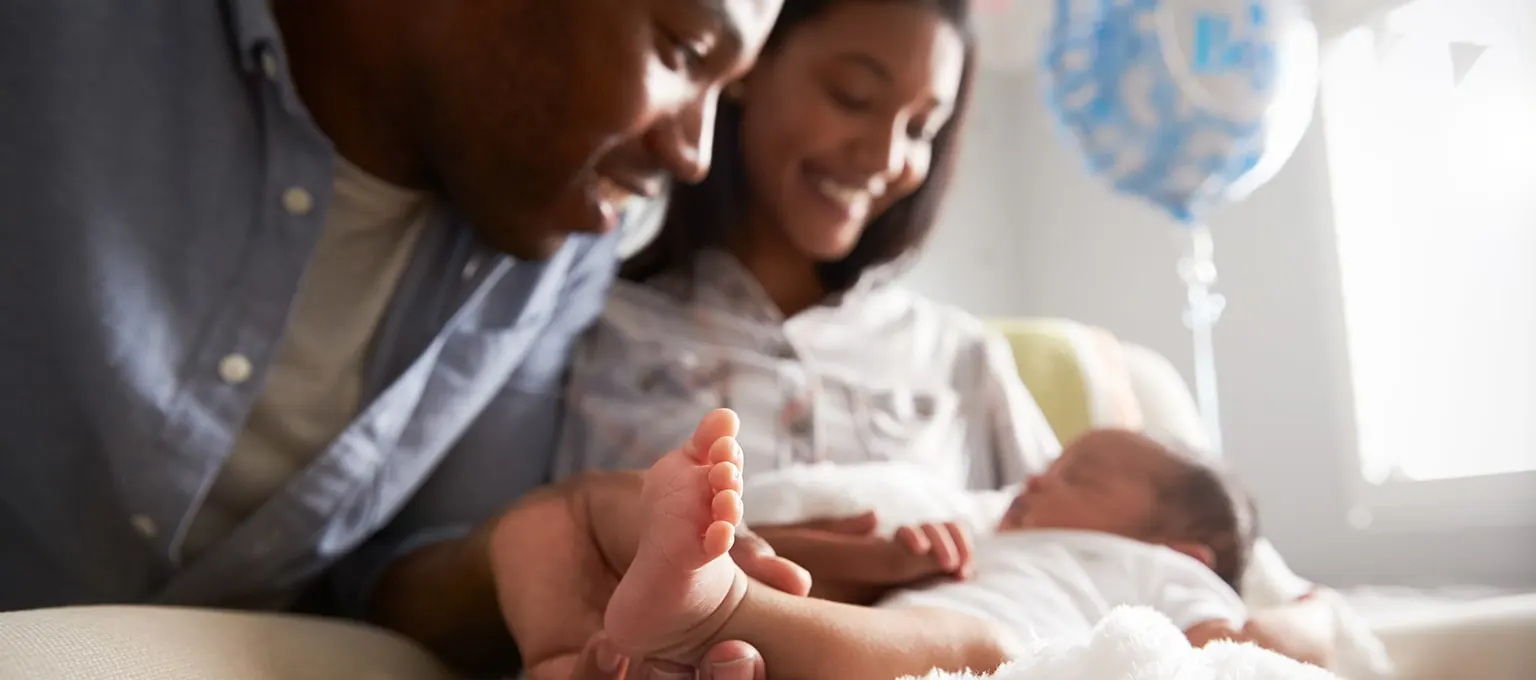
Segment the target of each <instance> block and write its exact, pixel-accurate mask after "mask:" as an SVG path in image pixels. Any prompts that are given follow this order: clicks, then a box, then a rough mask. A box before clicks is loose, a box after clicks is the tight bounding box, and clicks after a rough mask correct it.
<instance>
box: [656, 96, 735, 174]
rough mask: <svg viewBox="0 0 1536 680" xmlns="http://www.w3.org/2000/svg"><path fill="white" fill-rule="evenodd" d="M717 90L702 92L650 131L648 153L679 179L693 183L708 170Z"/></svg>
mask: <svg viewBox="0 0 1536 680" xmlns="http://www.w3.org/2000/svg"><path fill="white" fill-rule="evenodd" d="M719 95H720V90H719V88H714V89H711V90H709V91H708V92H705V93H704V95H703V96H702V97H700V98H699V99H697V100H695V101H694V102H692V103H691V104H689V105H688V106H686V107H684V108H683V109H682V110H680V111H678V112H677V115H675V116H672V117H671V118H669V119H667V120H665V121H662V122H661V123H659V124H658V125H657V126H656V129H655V130H654V132H653V139H654V142H653V144H652V149H651V151H652V153H655V154H656V157H657V158H658V159H659V160H660V161H661V165H662V168H663V169H665V170H666V171H667V172H668V173H671V175H672V176H673V177H676V178H677V179H678V181H680V182H686V183H688V184H695V183H698V182H700V181H702V180H703V179H704V177H705V176H706V175H708V174H709V163H710V160H711V156H712V154H713V152H714V144H715V107H716V105H717V103H718V101H719Z"/></svg>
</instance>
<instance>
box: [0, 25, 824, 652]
mask: <svg viewBox="0 0 1536 680" xmlns="http://www.w3.org/2000/svg"><path fill="white" fill-rule="evenodd" d="M780 4H781V0H561V1H559V2H551V1H545V0H499V1H494V2H493V1H482V2H468V1H467V0H435V1H433V2H410V1H406V0H207V1H205V2H183V1H181V0H136V1H134V2H97V1H94V0H17V1H12V2H6V3H3V4H0V205H3V207H0V281H3V282H4V284H5V286H4V289H5V292H3V293H0V305H3V308H4V310H5V318H6V320H7V323H6V329H5V331H4V332H3V335H0V351H3V356H0V426H3V428H4V431H5V439H4V443H3V444H0V545H3V546H4V550H0V610H11V609H22V608H34V607H48V606H59V605H69V604H83V603H98V602H141V603H166V604H187V605H200V606H201V605H208V606H223V607H248V608H274V609H275V608H286V607H291V606H294V605H295V604H296V603H298V602H299V601H300V595H301V593H302V592H304V591H305V590H306V589H310V587H311V586H313V585H314V584H315V583H316V582H317V579H319V577H320V575H321V574H323V573H327V572H329V573H330V576H329V577H328V578H327V579H325V581H324V584H325V585H326V586H328V587H326V588H324V589H323V590H324V592H325V593H326V594H327V595H328V596H330V597H329V599H327V600H326V601H327V602H340V603H342V604H343V605H345V606H347V607H348V608H349V609H350V611H351V613H353V614H355V615H358V616H367V617H371V618H373V619H375V620H377V621H379V622H381V623H384V624H386V625H390V626H393V627H396V628H398V629H400V630H403V631H405V632H407V633H410V634H412V635H414V636H415V637H417V638H418V639H420V640H422V641H423V642H426V643H428V644H429V645H431V646H433V647H434V648H435V649H436V650H437V651H439V652H440V653H442V654H443V655H444V656H445V657H447V658H449V659H452V660H454V661H457V662H459V663H460V664H462V665H464V666H465V667H474V666H478V665H480V664H479V663H477V662H485V663H486V665H487V667H490V666H492V665H497V662H500V663H501V664H505V663H506V662H508V661H509V660H510V659H513V658H515V650H513V649H512V645H511V644H510V643H511V640H510V637H509V636H508V635H507V632H506V626H505V624H503V622H502V616H501V612H499V611H498V609H497V607H496V605H495V595H496V593H497V592H498V591H503V590H506V589H507V588H516V587H529V588H532V587H536V586H534V585H532V584H517V583H507V582H506V579H507V578H511V577H510V576H507V574H509V573H515V571H516V570H515V569H513V570H509V569H504V568H496V569H492V568H489V567H488V565H490V564H493V563H494V564H499V565H505V564H507V563H517V562H518V561H521V560H526V561H537V560H539V559H541V557H540V556H539V555H538V553H537V547H535V546H529V545H519V544H518V543H517V541H513V540H508V541H499V542H495V544H496V545H497V549H498V551H499V552H497V553H495V554H492V553H491V548H490V546H491V545H492V543H493V541H492V540H491V536H493V535H494V534H495V531H494V527H495V524H494V523H490V524H483V523H484V522H486V520H487V519H488V518H491V517H493V516H495V515H496V514H497V513H498V512H499V511H500V510H501V509H502V508H503V507H504V506H506V505H507V504H508V503H510V502H511V501H512V500H514V499H516V498H518V497H519V496H521V495H522V494H524V493H526V492H527V491H529V490H531V489H533V488H534V487H536V486H537V485H539V484H540V483H541V482H542V481H543V480H544V478H545V474H546V466H547V464H548V457H549V455H550V452H551V449H552V446H553V444H554V441H553V440H554V436H555V433H556V431H557V429H558V423H559V418H560V410H559V408H560V407H559V399H558V396H559V381H560V377H561V372H562V368H563V364H564V362H565V359H566V354H567V350H568V348H569V346H570V343H571V342H572V340H573V339H574V337H575V336H576V335H577V334H578V333H579V332H580V331H581V330H582V328H583V327H584V326H586V325H587V323H588V322H589V321H590V319H591V318H592V317H593V316H594V315H595V314H596V313H597V311H598V309H599V307H600V305H601V298H602V295H603V291H604V289H605V287H606V286H607V283H608V281H609V279H610V277H611V273H612V268H613V265H614V258H615V254H614V249H613V243H614V240H615V239H613V238H611V237H606V236H603V235H602V234H604V233H606V232H609V231H611V230H612V229H613V226H614V224H615V223H616V221H617V215H618V213H619V211H620V209H621V205H622V204H623V203H624V201H626V200H628V199H629V198H630V197H631V196H633V195H636V194H642V195H648V194H654V193H656V192H658V191H660V190H661V184H662V180H663V177H664V175H667V174H671V175H673V176H675V177H677V178H680V179H682V180H684V181H693V180H697V179H698V178H700V177H702V176H703V175H704V173H705V172H706V171H707V168H708V164H709V145H710V140H709V138H708V135H707V134H706V133H705V132H704V131H706V130H710V129H712V127H713V121H712V117H713V106H714V99H715V96H716V93H717V91H718V89H719V88H720V87H721V86H722V85H723V84H724V83H726V82H728V81H729V80H731V79H733V78H735V77H736V76H738V75H739V74H741V73H742V72H743V71H744V70H745V69H746V68H748V67H749V65H750V64H751V62H752V61H753V59H754V57H755V55H756V53H757V50H758V49H759V48H760V47H761V45H762V42H763V41H764V39H765V37H766V35H767V33H768V31H769V29H770V28H771V26H772V23H773V20H774V17H775V16H776V14H777V12H778V9H779V5H780ZM477 526H481V527H482V528H481V529H480V530H476V527H477ZM778 567H781V568H783V569H781V571H780V572H779V573H781V574H782V573H791V572H792V571H793V570H789V569H788V567H787V565H783V564H779V565H778ZM791 576H792V578H791V579H790V581H789V583H791V586H790V587H796V588H797V587H798V585H795V584H797V583H799V581H798V580H796V579H795V578H793V574H791ZM549 614H550V615H551V616H556V617H558V616H559V615H560V613H559V612H550V613H549ZM455 641H458V644H457V645H455V644H454V642H455ZM466 641H467V642H466ZM732 653H735V654H736V656H737V657H740V655H741V654H745V653H749V650H743V649H742V648H740V647H739V646H738V647H731V648H725V649H724V650H723V652H722V654H724V655H725V657H731V655H732ZM477 657H483V658H477ZM726 660H731V659H730V658H727V659H726ZM602 665H604V666H608V665H610V664H602ZM588 670H590V669H588ZM758 672H761V669H760V668H759V669H758Z"/></svg>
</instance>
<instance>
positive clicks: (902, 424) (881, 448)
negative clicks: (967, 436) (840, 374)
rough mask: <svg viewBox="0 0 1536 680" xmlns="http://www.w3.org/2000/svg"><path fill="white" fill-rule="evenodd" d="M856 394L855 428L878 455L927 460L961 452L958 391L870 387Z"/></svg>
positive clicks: (859, 390) (895, 458)
mask: <svg viewBox="0 0 1536 680" xmlns="http://www.w3.org/2000/svg"><path fill="white" fill-rule="evenodd" d="M850 396H851V402H852V407H853V409H852V410H853V416H854V427H855V429H856V430H857V434H858V436H859V439H861V440H862V441H863V443H864V446H865V447H866V448H867V449H868V450H869V453H870V457H871V458H872V459H875V460H902V461H912V462H925V461H928V460H932V459H935V458H940V457H943V456H956V455H960V453H961V452H960V449H959V443H958V441H956V433H957V429H956V427H955V425H956V422H957V419H956V410H957V404H958V403H959V396H958V395H957V394H956V393H955V391H954V390H950V389H947V388H907V387H896V388H866V389H856V390H854V391H853V392H852V394H851V395H850Z"/></svg>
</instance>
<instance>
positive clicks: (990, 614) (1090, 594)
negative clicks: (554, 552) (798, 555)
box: [878, 530, 1246, 641]
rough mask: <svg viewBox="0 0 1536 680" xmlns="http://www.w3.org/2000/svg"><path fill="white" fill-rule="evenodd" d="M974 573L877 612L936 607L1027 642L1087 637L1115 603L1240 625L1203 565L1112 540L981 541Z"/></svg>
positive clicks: (1239, 614)
mask: <svg viewBox="0 0 1536 680" xmlns="http://www.w3.org/2000/svg"><path fill="white" fill-rule="evenodd" d="M973 557H974V566H975V575H974V576H973V577H971V578H970V579H968V580H965V581H945V582H940V583H937V584H934V585H932V586H929V587H925V588H920V589H915V590H908V591H903V592H900V593H897V594H895V595H892V596H891V597H889V598H887V599H886V600H885V601H883V602H881V603H880V604H879V605H878V606H880V607H882V608H894V607H932V608H938V609H946V610H950V611H957V612H960V613H964V614H970V615H972V616H976V617H978V618H982V619H987V620H990V621H993V622H995V623H998V624H1000V625H1003V626H1006V627H1007V628H1009V629H1010V630H1012V631H1014V632H1015V633H1016V634H1017V635H1019V636H1021V638H1022V639H1023V640H1024V641H1033V640H1038V639H1040V638H1042V637H1051V638H1053V639H1057V640H1060V639H1064V638H1067V639H1071V638H1077V637H1082V636H1087V635H1088V634H1089V633H1091V632H1092V630H1093V626H1094V625H1095V624H1097V623H1098V622H1099V620H1100V619H1102V618H1104V616H1105V615H1106V614H1108V613H1109V612H1110V610H1111V609H1113V608H1115V607H1116V606H1118V605H1140V606H1144V607H1150V608H1152V609H1155V610H1157V611H1159V612H1161V613H1163V614H1164V615H1165V616H1167V617H1168V618H1169V619H1171V620H1172V621H1173V623H1174V625H1175V626H1178V628H1179V629H1180V630H1188V629H1189V628H1191V627H1193V626H1194V625H1195V624H1198V623H1203V622H1206V621H1212V620H1225V621H1228V622H1230V623H1231V624H1232V626H1233V627H1234V628H1237V627H1240V626H1241V625H1242V624H1243V623H1244V620H1245V619H1246V616H1245V614H1244V609H1243V603H1242V600H1241V599H1240V598H1239V597H1238V595H1237V593H1236V592H1234V591H1233V590H1232V588H1231V587H1230V586H1228V585H1227V584H1226V583H1224V582H1223V581H1222V580H1221V578H1220V577H1218V576H1216V574H1215V573H1214V572H1212V571H1211V570H1210V569H1208V568H1206V566H1205V565H1204V564H1201V563H1200V562H1199V561H1197V560H1195V559H1194V558H1191V557H1189V556H1187V555H1184V554H1182V553H1179V552H1175V551H1174V550H1171V549H1169V548H1166V547H1163V546H1157V545H1151V544H1148V543H1143V542H1141V541H1135V540H1131V539H1128V538H1122V537H1120V536H1115V535H1112V534H1104V533H1097V532H1085V531H1062V530H1029V531H1017V532H1009V533H1002V534H994V535H988V536H980V537H978V538H977V541H976V546H975V552H974V553H973Z"/></svg>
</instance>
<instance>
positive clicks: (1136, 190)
mask: <svg viewBox="0 0 1536 680" xmlns="http://www.w3.org/2000/svg"><path fill="white" fill-rule="evenodd" d="M1317 70H1318V37H1317V30H1316V28H1315V26H1314V25H1313V24H1312V22H1311V20H1310V18H1309V17H1308V13H1307V10H1306V7H1305V5H1304V3H1303V2H1302V0H1056V16H1055V19H1054V20H1053V23H1052V25H1051V29H1050V35H1049V38H1048V40H1047V41H1046V50H1045V55H1044V71H1045V75H1046V83H1047V86H1046V95H1047V96H1046V99H1047V102H1048V104H1049V106H1050V108H1051V110H1052V111H1053V112H1054V113H1055V115H1056V116H1057V118H1058V120H1059V121H1060V122H1061V124H1062V125H1063V126H1064V127H1065V128H1066V129H1067V130H1068V131H1069V132H1070V133H1071V135H1072V136H1073V137H1074V138H1075V140H1076V142H1077V145H1078V148H1079V149H1080V150H1081V152H1082V153H1083V155H1084V156H1085V157H1086V160H1087V165H1088V168H1089V170H1090V171H1091V172H1093V173H1094V174H1096V175H1101V176H1103V177H1105V178H1106V179H1108V180H1109V181H1110V183H1111V184H1112V185H1113V186H1114V188H1115V189H1116V190H1117V191H1120V192H1122V193H1126V194H1131V195H1134V196H1139V197H1141V198H1144V199H1147V200H1149V201H1151V202H1152V203H1154V204H1156V205H1157V206H1159V207H1161V208H1162V209H1163V210H1165V211H1166V212H1167V213H1168V214H1170V215H1171V216H1173V217H1174V219H1176V220H1178V221H1180V222H1184V223H1189V224H1193V223H1199V222H1203V221H1204V219H1205V218H1206V216H1207V214H1208V213H1209V212H1210V210H1211V209H1212V208H1213V207H1216V206H1218V205H1220V204H1223V203H1228V202H1233V201H1237V200H1241V199H1242V198H1244V197H1246V196H1247V195H1248V194H1249V193H1250V192H1252V191H1253V190H1254V189H1255V188H1257V187H1258V186H1259V185H1261V184H1263V183H1264V182H1267V181H1268V180H1269V179H1270V178H1271V177H1273V176H1274V174H1275V172H1276V171H1278V170H1279V168H1280V167H1281V166H1282V165H1284V164H1285V162H1286V160H1288V159H1289V158H1290V156H1291V154H1292V153H1293V152H1294V151H1295V149H1296V145H1297V143H1299V142H1300V140H1301V137H1302V135H1303V134H1304V133H1305V131H1306V129H1307V127H1308V125H1309V124H1310V123H1311V119H1312V109H1313V105H1314V103H1315V102H1316V96H1317Z"/></svg>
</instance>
